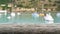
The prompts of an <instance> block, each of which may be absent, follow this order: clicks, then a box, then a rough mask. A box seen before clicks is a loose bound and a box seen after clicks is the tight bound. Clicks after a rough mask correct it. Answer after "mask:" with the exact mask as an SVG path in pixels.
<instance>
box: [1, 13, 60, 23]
mask: <svg viewBox="0 0 60 34" xmlns="http://www.w3.org/2000/svg"><path fill="white" fill-rule="evenodd" d="M15 14H16V13H15ZM56 14H57V13H51V15H52V17H53V18H54V23H59V22H60V17H57V16H56ZM0 23H45V22H44V18H43V17H42V16H39V17H33V16H32V14H18V15H17V14H16V15H15V16H14V17H11V15H10V14H7V15H4V14H1V15H0Z"/></svg>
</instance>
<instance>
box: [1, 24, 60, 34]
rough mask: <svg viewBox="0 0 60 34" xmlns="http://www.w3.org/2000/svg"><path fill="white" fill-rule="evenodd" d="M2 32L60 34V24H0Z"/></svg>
mask: <svg viewBox="0 0 60 34" xmlns="http://www.w3.org/2000/svg"><path fill="white" fill-rule="evenodd" d="M0 32H2V33H3V32H20V33H29V32H30V33H31V34H32V33H44V34H45V33H60V24H0Z"/></svg>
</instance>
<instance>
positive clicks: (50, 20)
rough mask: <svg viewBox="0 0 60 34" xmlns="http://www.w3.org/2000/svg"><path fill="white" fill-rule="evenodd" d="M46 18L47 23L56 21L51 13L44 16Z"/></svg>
mask: <svg viewBox="0 0 60 34" xmlns="http://www.w3.org/2000/svg"><path fill="white" fill-rule="evenodd" d="M44 19H45V22H46V23H54V19H53V17H52V16H51V14H46V16H44Z"/></svg>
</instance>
